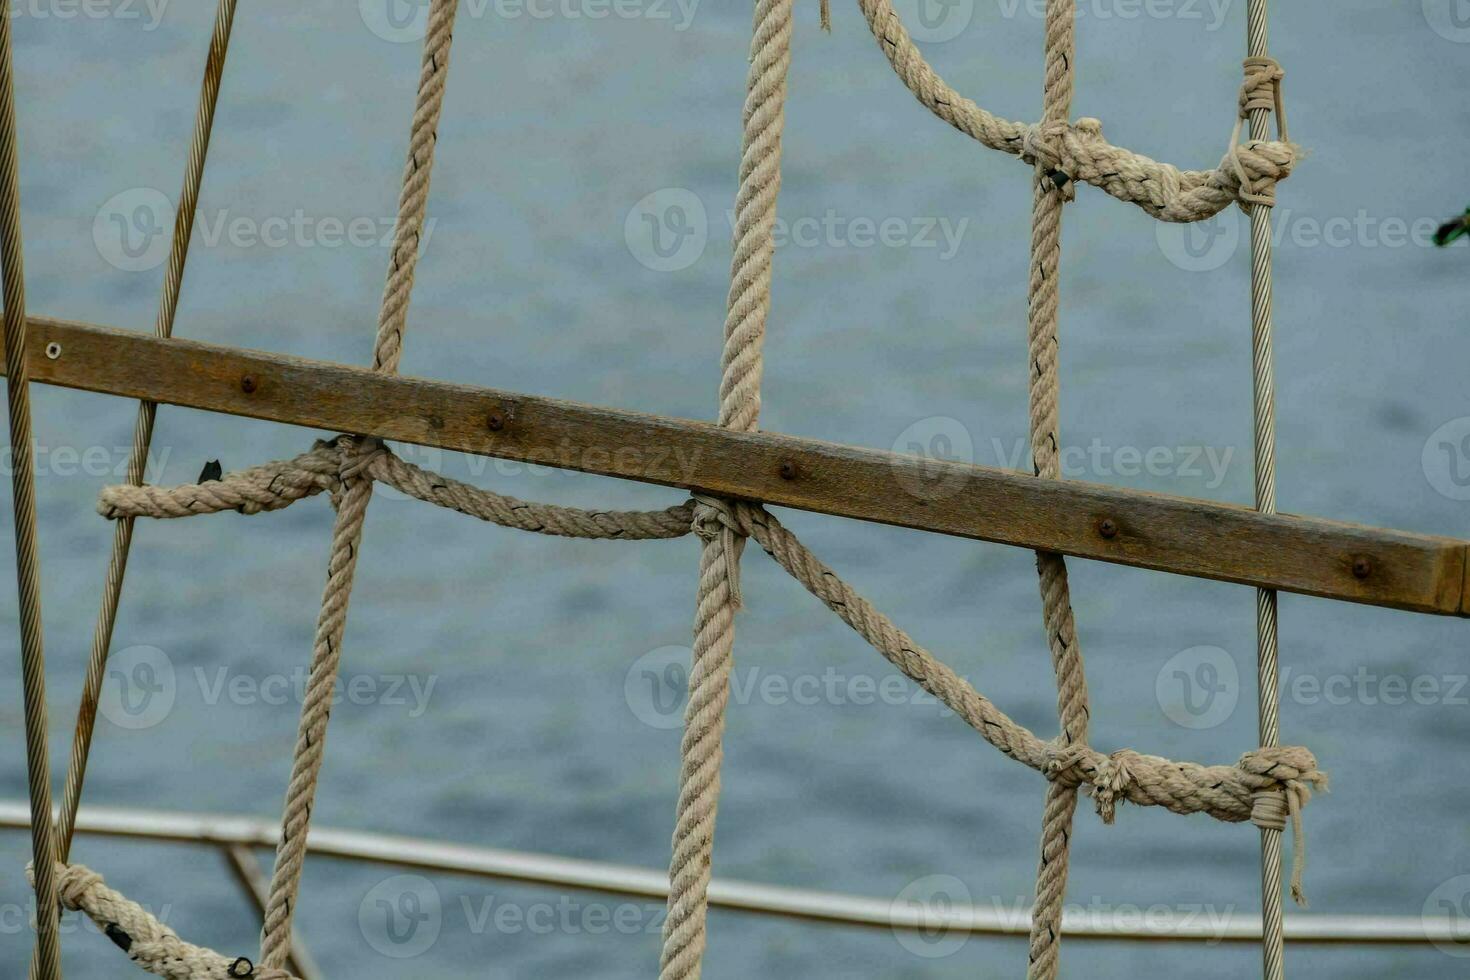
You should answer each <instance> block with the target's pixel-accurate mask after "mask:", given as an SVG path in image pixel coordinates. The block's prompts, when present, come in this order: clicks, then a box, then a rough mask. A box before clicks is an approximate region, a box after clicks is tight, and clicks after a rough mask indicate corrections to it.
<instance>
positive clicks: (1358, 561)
mask: <svg viewBox="0 0 1470 980" xmlns="http://www.w3.org/2000/svg"><path fill="white" fill-rule="evenodd" d="M1372 574H1373V562H1372V561H1370V560H1369V559H1368V557H1367V556H1366V555H1359V556H1358V557H1356V558H1354V559H1353V577H1354V578H1367V577H1368V576H1369V575H1372Z"/></svg>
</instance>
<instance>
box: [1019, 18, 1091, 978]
mask: <svg viewBox="0 0 1470 980" xmlns="http://www.w3.org/2000/svg"><path fill="white" fill-rule="evenodd" d="M1075 22H1076V3H1075V0H1047V4H1046V53H1045V65H1046V68H1045V72H1046V74H1045V81H1044V85H1043V94H1042V120H1041V126H1040V129H1041V131H1042V132H1043V133H1045V132H1048V131H1054V130H1056V129H1058V128H1059V127H1065V125H1066V122H1067V118H1068V115H1069V113H1070V112H1071V105H1072V86H1073V77H1074V76H1073V62H1074V60H1075V57H1076V53H1075V52H1076V40H1075V34H1074V25H1075ZM1062 167H1068V168H1071V169H1075V166H1074V165H1073V164H1071V163H1070V162H1064V161H1056V162H1055V163H1048V162H1047V161H1046V160H1044V159H1041V158H1039V157H1038V158H1037V160H1036V168H1035V177H1034V179H1033V185H1034V203H1033V205H1032V212H1031V289H1030V296H1029V300H1028V304H1027V307H1028V311H1029V319H1030V324H1029V337H1030V341H1029V348H1030V349H1029V358H1028V361H1029V364H1030V374H1031V385H1030V389H1029V395H1030V405H1031V454H1032V461H1033V465H1034V467H1035V471H1036V475H1037V476H1038V477H1040V478H1041V479H1043V480H1056V479H1060V478H1061V457H1060V455H1059V448H1058V447H1059V443H1060V436H1059V435H1058V425H1059V409H1058V397H1059V390H1060V385H1059V383H1058V379H1057V330H1058V322H1059V310H1060V306H1059V304H1060V299H1059V291H1058V278H1059V275H1060V264H1061V252H1062V245H1061V233H1062V206H1063V204H1064V202H1065V201H1066V199H1067V197H1068V194H1069V192H1070V190H1071V181H1072V174H1071V173H1069V172H1067V170H1064V169H1060V168H1062ZM1036 571H1037V575H1038V576H1039V579H1040V587H1041V602H1042V618H1043V622H1044V625H1045V628H1046V640H1047V645H1048V646H1049V647H1050V648H1051V660H1052V669H1053V672H1054V673H1055V674H1056V680H1057V712H1058V715H1059V716H1060V718H1061V734H1060V736H1059V739H1060V745H1061V746H1062V747H1063V748H1064V749H1070V748H1072V747H1074V746H1079V745H1085V744H1086V743H1087V720H1088V707H1087V677H1086V674H1085V672H1084V670H1083V666H1082V653H1081V650H1080V649H1079V648H1078V643H1077V627H1076V624H1075V622H1074V621H1073V617H1072V599H1071V595H1070V593H1069V590H1068V588H1067V565H1066V562H1065V561H1064V560H1063V558H1062V556H1061V555H1058V554H1054V553H1051V552H1037V554H1036ZM1109 792H1111V791H1109ZM1076 810H1077V786H1076V785H1075V784H1070V783H1068V782H1066V781H1063V780H1053V781H1052V782H1051V783H1050V784H1049V785H1048V786H1047V790H1046V803H1045V805H1044V807H1043V810H1042V832H1041V860H1040V864H1039V866H1038V868H1037V871H1036V904H1035V906H1034V907H1033V909H1032V912H1031V948H1030V959H1029V963H1030V965H1029V967H1028V970H1027V976H1028V977H1030V978H1031V980H1052V978H1053V977H1055V976H1056V975H1057V969H1058V953H1059V948H1058V947H1059V945H1060V943H1061V928H1062V901H1063V899H1064V898H1065V897H1066V893H1067V865H1068V862H1069V859H1070V853H1069V847H1068V845H1069V842H1070V840H1071V836H1072V817H1073V814H1075V813H1076Z"/></svg>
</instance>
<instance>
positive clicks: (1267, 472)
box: [1246, 0, 1301, 980]
mask: <svg viewBox="0 0 1470 980" xmlns="http://www.w3.org/2000/svg"><path fill="white" fill-rule="evenodd" d="M1246 23H1247V30H1246V33H1247V54H1248V56H1250V57H1252V58H1264V57H1266V56H1267V48H1268V45H1267V40H1268V33H1267V0H1247V3H1246ZM1248 119H1249V123H1250V137H1251V139H1252V140H1264V139H1267V138H1268V137H1269V136H1270V120H1271V111H1270V110H1269V109H1265V108H1252V109H1251V110H1250V112H1249V117H1248ZM1246 208H1247V209H1248V210H1249V212H1250V220H1251V376H1252V379H1253V384H1252V396H1253V405H1252V410H1253V415H1254V419H1255V476H1256V510H1258V511H1260V512H1261V513H1263V514H1274V513H1276V380H1275V371H1274V367H1273V364H1272V353H1271V326H1272V324H1271V208H1270V207H1269V206H1268V205H1265V204H1247V205H1246ZM1256 685H1257V694H1258V703H1259V717H1258V737H1259V743H1260V745H1261V746H1263V747H1267V748H1269V747H1273V746H1276V745H1279V744H1280V743H1281V732H1280V719H1279V714H1278V695H1279V684H1278V679H1277V620H1276V591H1275V590H1274V589H1257V590H1256ZM1281 833H1282V832H1281V831H1279V830H1273V829H1270V828H1267V827H1262V828H1261V917H1262V921H1263V923H1264V930H1263V933H1262V937H1261V969H1262V975H1263V976H1264V977H1265V980H1283V978H1284V977H1285V976H1286V966H1285V948H1284V947H1285V940H1284V937H1283V933H1282V907H1281V905H1282V903H1281ZM1297 846H1301V845H1300V843H1298V845H1297Z"/></svg>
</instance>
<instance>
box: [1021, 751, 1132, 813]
mask: <svg viewBox="0 0 1470 980" xmlns="http://www.w3.org/2000/svg"><path fill="white" fill-rule="evenodd" d="M1137 758H1138V753H1137V752H1134V751H1133V750H1132V749H1119V750H1118V751H1116V752H1114V753H1113V754H1112V755H1102V754H1101V753H1099V752H1098V751H1097V750H1095V749H1094V748H1092V746H1090V745H1083V744H1076V745H1066V746H1061V747H1056V748H1052V749H1051V750H1049V751H1048V752H1047V758H1046V766H1045V769H1044V772H1045V774H1046V778H1047V779H1050V780H1051V781H1052V782H1056V783H1061V784H1062V785H1063V786H1085V787H1087V792H1088V794H1089V795H1091V796H1092V799H1093V803H1094V804H1095V806H1096V808H1097V815H1098V816H1099V817H1101V818H1102V822H1103V823H1105V824H1111V823H1112V822H1113V818H1114V817H1115V816H1116V815H1117V810H1118V804H1119V803H1122V802H1123V801H1124V800H1126V799H1127V798H1128V787H1130V786H1132V785H1133V768H1132V762H1133V760H1134V759H1137Z"/></svg>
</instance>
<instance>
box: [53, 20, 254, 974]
mask: <svg viewBox="0 0 1470 980" xmlns="http://www.w3.org/2000/svg"><path fill="white" fill-rule="evenodd" d="M235 5H236V0H220V2H219V6H218V7H217V8H216V11H215V20H214V33H213V35H212V36H211V38H210V43H209V55H208V57H207V58H206V59H205V63H204V81H203V84H202V86H201V89H200V92H199V109H198V111H197V113H196V115H195V118H194V135H193V139H192V140H191V141H190V143H189V159H188V163H187V164H186V165H185V167H184V186H183V190H182V192H181V193H180V194H179V208H178V213H177V214H176V215H175V216H174V237H173V241H172V243H171V244H170V246H169V256H168V267H167V269H166V271H165V273H164V280H163V297H162V299H161V300H160V302H159V308H158V318H157V320H156V321H155V323H154V334H155V335H156V336H159V337H169V336H172V334H173V328H174V315H175V313H176V312H177V311H178V307H179V291H180V288H181V286H182V284H183V279H184V263H185V262H186V261H187V259H188V256H189V240H190V238H191V237H192V235H193V231H194V215H195V213H196V212H197V211H198V205H199V188H200V184H201V183H202V182H203V179H204V161H205V157H206V156H207V155H208V153H209V136H210V132H211V131H212V129H213V127H214V108H215V105H216V103H217V102H218V101H219V89H220V81H221V78H222V77H223V75H224V68H225V55H226V54H228V52H229V46H230V29H231V27H232V25H233V24H234V19H235ZM156 410H157V406H156V405H155V404H154V403H153V402H150V401H143V402H139V403H138V419H137V422H136V424H135V425H134V427H133V448H132V453H131V455H130V456H129V457H128V476H127V479H128V483H129V484H133V485H137V484H141V483H142V482H143V477H144V469H145V468H146V466H147V462H148V449H149V446H150V445H151V444H152V441H153V421H154V417H155V414H156ZM132 541H133V521H132V518H126V519H124V520H120V521H118V523H117V526H116V527H115V528H114V529H113V534H112V555H111V557H110V558H109V559H108V563H107V578H106V580H105V581H104V583H103V586H102V609H101V611H100V612H99V613H98V614H97V625H96V628H95V629H94V630H93V633H92V652H91V655H90V656H89V657H88V658H87V674H86V678H85V680H84V681H83V682H82V697H81V705H80V707H78V709H77V727H76V732H75V734H74V735H73V737H72V745H71V764H70V766H69V767H68V769H67V773H66V789H65V791H64V792H63V794H62V800H61V817H60V819H59V821H58V823H57V828H58V829H57V841H56V856H57V859H58V860H60V861H62V862H63V863H64V862H65V861H66V860H67V857H68V856H69V855H70V853H71V840H72V835H73V833H74V832H75V830H76V820H77V808H78V807H79V806H80V805H81V799H82V786H83V783H84V782H85V781H86V778H87V759H88V756H89V755H90V753H91V749H92V732H93V729H94V728H95V726H96V721H97V701H98V698H100V697H101V695H102V683H103V679H104V677H105V675H106V669H107V654H108V651H109V649H110V648H111V646H112V630H113V626H114V624H116V622H117V609H118V601H119V599H120V598H121V596H122V585H123V576H124V575H125V574H126V572H127V567H128V552H129V549H130V548H131V546H132ZM34 962H35V961H34V960H33V961H32V964H33V968H32V980H35V972H34Z"/></svg>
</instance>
